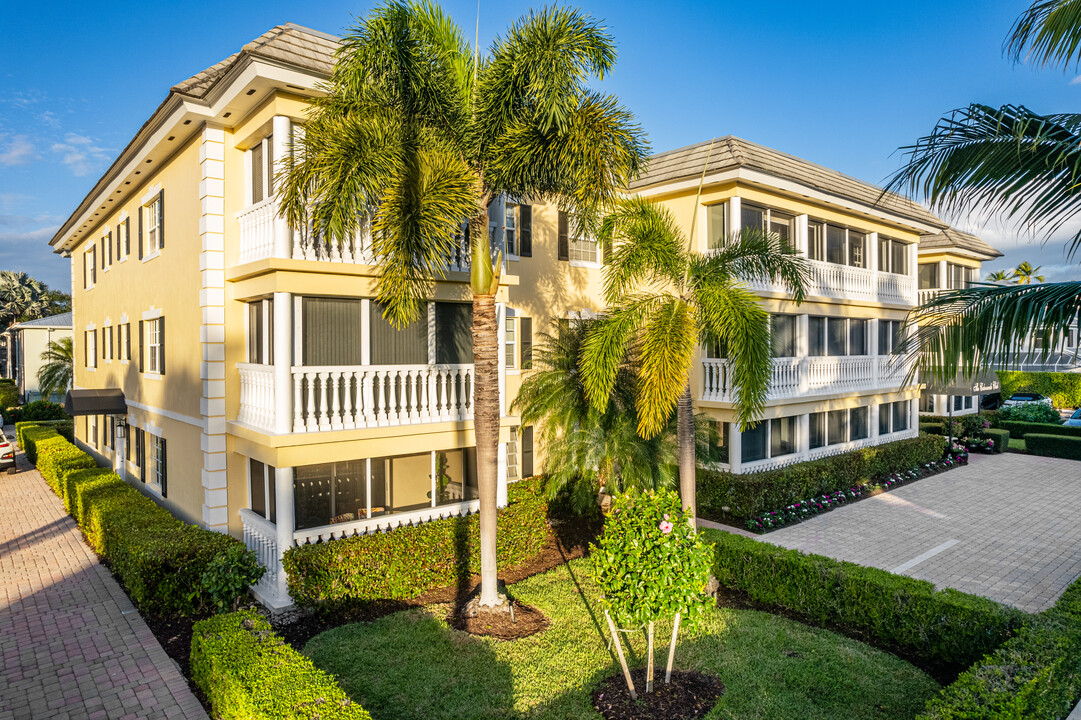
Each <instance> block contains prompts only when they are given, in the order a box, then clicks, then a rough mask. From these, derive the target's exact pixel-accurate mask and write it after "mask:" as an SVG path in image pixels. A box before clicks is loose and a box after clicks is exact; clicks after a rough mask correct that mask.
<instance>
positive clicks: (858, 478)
mask: <svg viewBox="0 0 1081 720" xmlns="http://www.w3.org/2000/svg"><path fill="white" fill-rule="evenodd" d="M945 451H946V438H944V437H941V436H939V435H921V436H920V437H916V438H909V439H906V440H897V441H895V442H891V443H885V444H884V445H875V446H873V447H867V448H861V449H859V450H853V451H852V452H847V453H843V454H841V455H834V456H832V457H827V458H822V459H821V460H811V461H810V462H803V463H798V464H796V465H791V466H789V467H785V468H781V469H779V470H769V471H766V472H760V473H750V474H745V475H735V474H733V473H730V472H725V471H723V470H722V471H717V470H702V469H700V470H699V471H698V495H697V496H698V508H699V513H700V514H701V515H703V516H704V517H707V518H712V519H718V520H725V519H731V518H735V519H737V520H746V519H747V518H751V517H754V516H755V515H758V514H759V513H763V512H768V511H770V510H776V509H778V508H783V507H788V506H789V505H791V504H793V503H796V502H799V501H801V500H806V499H807V498H812V497H817V496H819V495H824V494H826V493H829V492H834V491H837V490H847V489H849V488H852V487H855V486H857V485H862V484H864V483H866V482H867V481H868V480H877V479H880V478H883V477H886V476H887V475H890V474H891V473H895V472H903V471H906V470H912V469H915V468H918V467H920V466H922V465H925V464H927V463H929V462H932V461H934V460H941V459H942V455H943V453H944V452H945ZM724 507H727V508H728V510H727V511H724V510H722V508H724Z"/></svg>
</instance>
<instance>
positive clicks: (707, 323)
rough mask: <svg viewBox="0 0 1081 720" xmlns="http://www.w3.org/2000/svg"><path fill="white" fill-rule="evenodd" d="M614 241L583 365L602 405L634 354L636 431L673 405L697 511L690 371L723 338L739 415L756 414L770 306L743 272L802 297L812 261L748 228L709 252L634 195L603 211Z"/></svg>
mask: <svg viewBox="0 0 1081 720" xmlns="http://www.w3.org/2000/svg"><path fill="white" fill-rule="evenodd" d="M601 238H602V239H603V241H604V242H605V243H612V244H613V245H614V252H613V253H612V255H611V259H610V260H609V262H608V264H606V265H605V267H604V300H605V303H606V304H607V306H608V308H609V309H608V312H607V315H606V316H605V317H604V318H602V319H601V320H600V322H598V324H597V326H596V327H595V328H594V329H593V330H592V331H591V332H590V334H589V337H588V338H587V340H586V344H585V351H584V352H583V354H582V374H583V376H584V384H585V388H586V394H587V396H588V397H589V399H590V402H591V403H592V404H593V407H594V408H596V409H603V408H604V407H605V406H606V405H607V403H608V402H609V398H610V397H611V393H612V388H613V387H614V386H615V382H616V379H617V378H618V376H619V373H620V372H621V369H622V368H623V367H624V365H625V363H626V362H627V357H628V354H629V355H630V357H631V364H632V367H634V369H635V374H636V375H637V380H638V383H637V398H636V401H635V404H636V406H637V408H638V433H639V434H640V435H642V437H647V438H648V437H653V436H655V435H657V434H658V433H659V432H661V431H662V430H663V429H664V428H665V426H666V425H667V424H668V422H669V420H670V418H671V416H672V412H673V411H674V410H675V411H676V413H677V415H676V417H677V423H678V435H679V487H680V497H681V502H682V504H683V506H684V507H685V508H687V510H688V515H689V516H690V518H691V520H692V522H693V520H694V517H695V507H696V503H695V472H696V465H695V437H696V432H695V422H694V410H693V406H692V401H691V388H690V373H691V362H692V360H693V359H694V355H695V352H696V351H697V350H698V348H699V347H700V346H701V345H703V344H711V345H713V344H719V345H721V346H723V347H724V348H726V351H727V355H728V358H729V361H730V362H731V364H732V377H733V385H734V386H735V392H736V399H737V400H736V417H737V420H738V421H739V424H740V425H741V426H746V425H748V424H752V423H753V422H754V420H755V419H756V418H757V417H758V416H759V415H760V414H761V413H762V409H763V408H764V407H765V403H766V395H767V393H768V391H769V382H770V375H771V369H772V361H771V352H770V334H769V313H768V312H766V310H765V308H763V307H762V305H761V302H760V300H759V298H758V296H757V295H755V294H754V293H753V292H751V290H750V289H749V288H748V287H747V285H746V283H745V282H744V280H745V279H746V278H761V279H765V280H772V281H779V282H780V283H782V284H783V285H784V286H785V287H786V289H788V290H789V291H790V292H791V293H792V297H793V299H795V301H796V302H802V301H803V297H804V288H805V286H806V284H807V272H808V271H807V264H806V261H805V260H804V259H803V258H802V257H801V256H800V255H799V254H797V252H796V251H795V250H794V249H793V248H792V247H791V246H789V245H788V244H787V243H786V242H784V241H783V240H781V238H779V237H778V236H777V235H775V234H772V233H766V232H764V231H762V230H758V229H745V230H744V231H743V232H742V233H740V234H739V235H735V236H732V237H729V238H727V240H726V242H725V243H724V246H723V247H722V248H721V249H720V250H717V251H716V252H715V253H713V254H711V255H709V256H703V255H700V254H698V253H696V252H694V251H693V250H692V249H691V248H690V246H689V245H688V241H687V238H686V237H685V236H684V234H683V233H682V231H681V230H680V229H679V227H678V225H677V224H676V220H675V217H674V216H673V215H672V213H671V211H669V210H668V209H667V208H665V207H661V206H658V205H656V204H654V203H652V202H650V201H648V200H646V199H643V198H638V197H633V198H629V199H626V200H624V201H622V202H621V203H620V204H619V205H617V206H616V207H615V209H614V211H613V212H612V213H611V214H610V215H608V216H607V217H606V218H605V219H604V223H603V225H602V228H601Z"/></svg>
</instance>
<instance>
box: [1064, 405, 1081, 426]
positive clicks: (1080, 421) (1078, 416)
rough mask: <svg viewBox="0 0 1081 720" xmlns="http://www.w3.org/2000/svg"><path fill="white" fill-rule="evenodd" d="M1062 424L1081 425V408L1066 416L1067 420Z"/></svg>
mask: <svg viewBox="0 0 1081 720" xmlns="http://www.w3.org/2000/svg"><path fill="white" fill-rule="evenodd" d="M1062 424H1063V425H1068V426H1070V427H1081V408H1077V409H1076V410H1074V411H1073V415H1071V416H1070V417H1068V418H1066V422H1064V423H1062Z"/></svg>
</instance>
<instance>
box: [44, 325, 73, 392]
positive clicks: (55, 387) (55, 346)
mask: <svg viewBox="0 0 1081 720" xmlns="http://www.w3.org/2000/svg"><path fill="white" fill-rule="evenodd" d="M41 361H42V365H41V367H40V368H38V388H39V389H40V390H41V394H42V397H44V398H46V399H48V398H50V397H52V396H53V395H56V394H59V393H61V392H63V391H65V390H67V389H68V388H69V387H71V378H72V374H73V368H74V351H73V347H72V339H71V338H70V337H64V338H60V339H59V340H51V341H50V342H49V344H48V345H47V346H46V348H45V351H44V352H42V353H41Z"/></svg>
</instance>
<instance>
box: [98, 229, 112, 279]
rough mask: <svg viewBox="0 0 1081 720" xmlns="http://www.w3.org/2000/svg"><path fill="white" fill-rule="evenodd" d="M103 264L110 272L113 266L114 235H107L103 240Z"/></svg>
mask: <svg viewBox="0 0 1081 720" xmlns="http://www.w3.org/2000/svg"><path fill="white" fill-rule="evenodd" d="M101 245H102V248H101V264H102V266H103V267H104V268H105V269H106V270H108V269H109V268H110V267H112V264H113V233H112V232H111V231H110V232H107V233H105V237H104V238H102V240H101Z"/></svg>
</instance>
